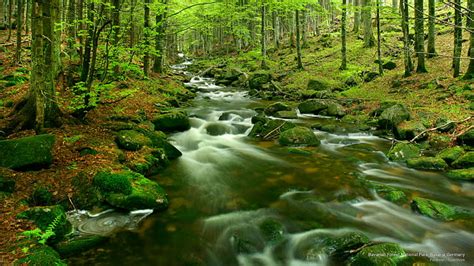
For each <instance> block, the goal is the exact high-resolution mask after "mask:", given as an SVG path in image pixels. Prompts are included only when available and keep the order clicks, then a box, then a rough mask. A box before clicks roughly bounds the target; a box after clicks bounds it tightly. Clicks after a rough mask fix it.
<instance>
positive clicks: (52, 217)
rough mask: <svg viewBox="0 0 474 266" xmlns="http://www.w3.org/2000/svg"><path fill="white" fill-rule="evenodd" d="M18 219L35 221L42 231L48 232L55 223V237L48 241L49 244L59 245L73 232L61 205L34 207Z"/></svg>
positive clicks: (21, 214) (19, 215)
mask: <svg viewBox="0 0 474 266" xmlns="http://www.w3.org/2000/svg"><path fill="white" fill-rule="evenodd" d="M17 218H19V219H27V220H30V221H33V222H34V223H35V225H36V226H37V227H38V228H39V229H41V230H42V231H46V230H47V229H48V227H49V226H50V225H52V224H53V222H55V223H56V226H55V227H54V228H53V232H54V236H53V237H51V238H50V239H48V242H49V243H57V242H59V241H61V240H63V239H64V236H65V235H67V234H68V233H70V232H71V230H72V226H71V223H70V222H69V221H68V220H67V218H66V212H65V211H64V209H63V207H62V206H60V205H54V206H45V207H33V208H30V209H28V210H26V211H24V212H21V213H20V214H18V216H17Z"/></svg>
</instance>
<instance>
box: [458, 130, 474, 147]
mask: <svg viewBox="0 0 474 266" xmlns="http://www.w3.org/2000/svg"><path fill="white" fill-rule="evenodd" d="M456 141H457V142H458V144H460V145H468V146H474V129H471V130H469V131H467V132H465V133H463V134H462V135H460V136H459V137H458V138H457V140H456Z"/></svg>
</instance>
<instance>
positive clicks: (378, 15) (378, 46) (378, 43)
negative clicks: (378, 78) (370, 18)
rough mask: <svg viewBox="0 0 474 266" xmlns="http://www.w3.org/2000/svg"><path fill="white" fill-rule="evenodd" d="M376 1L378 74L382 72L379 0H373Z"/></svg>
mask: <svg viewBox="0 0 474 266" xmlns="http://www.w3.org/2000/svg"><path fill="white" fill-rule="evenodd" d="M375 1H377V11H376V12H377V16H376V19H375V20H376V22H377V61H378V65H379V73H380V75H382V74H383V67H382V51H381V49H382V47H381V39H382V36H381V34H380V0H375Z"/></svg>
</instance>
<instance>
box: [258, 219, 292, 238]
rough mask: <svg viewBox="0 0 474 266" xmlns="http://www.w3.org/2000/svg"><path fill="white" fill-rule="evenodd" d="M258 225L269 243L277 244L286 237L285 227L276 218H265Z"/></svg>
mask: <svg viewBox="0 0 474 266" xmlns="http://www.w3.org/2000/svg"><path fill="white" fill-rule="evenodd" d="M258 227H259V228H260V232H261V233H262V235H263V238H264V239H265V241H267V242H269V243H272V244H275V243H278V242H280V241H281V240H283V238H284V236H283V235H284V233H285V227H284V226H283V225H282V224H281V223H280V222H278V221H276V220H275V219H271V218H268V219H265V220H264V221H263V222H262V223H260V225H259V226H258Z"/></svg>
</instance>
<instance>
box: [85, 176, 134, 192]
mask: <svg viewBox="0 0 474 266" xmlns="http://www.w3.org/2000/svg"><path fill="white" fill-rule="evenodd" d="M94 185H95V186H97V187H98V188H99V190H100V191H101V192H103V193H122V194H125V195H128V194H130V193H131V192H132V183H131V182H130V174H129V173H127V172H125V173H117V174H114V173H110V172H99V173H97V174H96V175H95V177H94Z"/></svg>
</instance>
